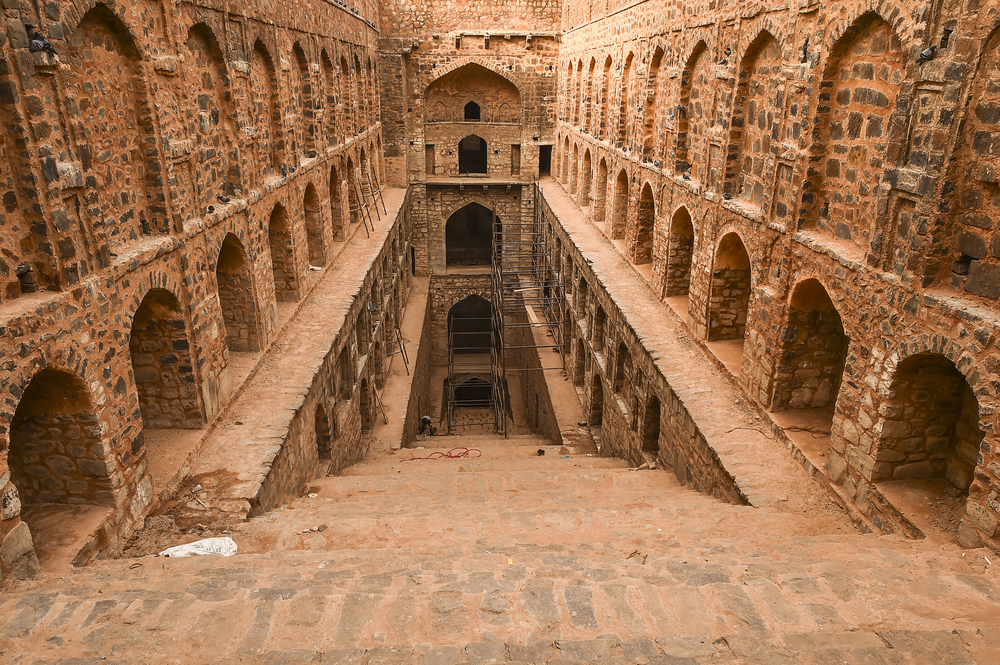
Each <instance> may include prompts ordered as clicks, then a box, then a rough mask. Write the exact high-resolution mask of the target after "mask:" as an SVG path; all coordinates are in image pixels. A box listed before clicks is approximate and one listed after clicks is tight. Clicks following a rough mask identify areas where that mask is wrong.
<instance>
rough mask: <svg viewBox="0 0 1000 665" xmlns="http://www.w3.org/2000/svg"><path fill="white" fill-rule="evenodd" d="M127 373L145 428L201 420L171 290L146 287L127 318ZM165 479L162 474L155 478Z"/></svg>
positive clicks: (194, 424) (181, 316)
mask: <svg viewBox="0 0 1000 665" xmlns="http://www.w3.org/2000/svg"><path fill="white" fill-rule="evenodd" d="M128 348H129V355H130V358H131V360H132V378H133V379H134V380H135V387H136V391H137V393H138V395H139V413H140V415H141V417H142V426H143V427H144V428H146V429H196V428H198V427H201V425H202V424H203V422H204V417H203V415H202V410H201V405H200V403H199V401H198V384H197V377H196V376H195V373H194V362H193V359H192V357H191V345H190V343H189V342H188V336H187V329H186V326H185V322H184V313H183V312H182V311H181V306H180V303H179V302H178V301H177V297H176V296H174V294H173V293H171V292H170V291H167V290H166V289H150V290H149V292H148V293H147V294H146V297H145V298H143V299H142V303H141V304H140V305H139V308H138V309H137V310H136V312H135V315H134V316H133V317H132V329H131V332H130V334H129V344H128ZM158 480H165V479H162V478H161V479H158Z"/></svg>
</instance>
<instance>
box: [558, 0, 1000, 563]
mask: <svg viewBox="0 0 1000 665" xmlns="http://www.w3.org/2000/svg"><path fill="white" fill-rule="evenodd" d="M994 9H995V8H994V7H992V6H989V5H986V4H972V5H969V4H964V3H957V2H944V3H938V4H931V3H926V2H918V3H916V4H906V3H898V2H893V1H892V0H883V1H880V2H847V3H837V4H824V3H817V2H801V3H798V4H795V5H791V6H789V5H787V4H780V3H770V4H769V3H766V2H765V3H740V4H725V5H719V4H717V3H709V2H677V1H674V0H671V1H665V0H659V1H651V2H645V3H640V4H637V5H632V6H626V5H625V4H624V3H617V4H616V3H607V4H606V5H603V6H602V5H597V6H594V5H592V4H587V3H568V4H566V5H565V11H564V16H563V24H562V25H563V29H564V34H563V37H562V44H561V48H560V52H559V67H558V84H559V93H558V104H557V106H558V109H559V125H558V129H557V140H556V146H557V153H556V155H555V156H554V159H553V163H554V169H555V173H554V175H555V176H556V177H558V178H559V179H560V180H562V181H563V182H565V183H566V185H565V186H566V188H567V191H569V192H570V193H572V194H573V195H574V196H576V197H577V199H578V201H579V202H580V204H581V205H586V206H587V214H588V215H590V216H591V217H592V219H593V221H594V222H595V223H596V224H598V226H599V227H600V228H603V229H605V231H606V233H608V235H610V236H612V237H615V238H619V237H620V238H621V239H622V240H624V249H623V254H625V255H626V256H627V257H628V258H630V259H631V260H633V261H637V259H641V258H642V257H643V256H644V252H645V249H644V247H643V245H644V242H645V241H644V238H645V235H644V234H645V230H644V226H645V224H644V223H643V222H642V220H641V215H640V209H641V206H640V193H641V192H643V191H644V190H645V188H646V187H647V186H648V187H649V191H651V192H652V193H653V200H654V205H655V216H654V220H655V221H654V231H653V234H652V235H653V245H652V257H651V258H652V270H651V276H650V288H651V289H652V290H653V291H654V293H657V294H658V295H660V296H662V297H666V298H671V297H678V298H680V297H682V296H684V295H686V296H687V297H686V299H684V300H686V302H685V303H684V305H686V308H684V307H681V309H680V310H679V311H680V312H681V313H682V314H684V312H686V315H687V316H688V317H689V323H690V325H691V327H692V329H693V330H694V331H695V332H696V334H697V336H698V337H699V338H700V339H701V340H709V339H717V338H719V337H720V332H721V331H723V330H727V331H728V332H727V333H726V334H725V335H722V336H733V337H736V338H737V339H738V338H739V337H740V336H742V337H743V338H744V339H745V346H744V350H743V356H742V367H741V368H740V369H739V372H738V374H739V377H738V379H739V381H740V383H741V384H742V385H743V387H744V388H745V390H746V392H747V394H748V395H749V396H750V397H752V399H753V400H754V401H755V403H756V404H757V405H758V406H759V408H761V409H763V410H767V409H770V408H772V407H777V408H785V407H786V406H787V405H788V403H789V397H788V395H789V394H790V393H789V390H790V383H789V381H788V380H787V377H788V376H789V375H791V376H793V377H794V375H795V373H796V372H797V371H801V370H805V371H806V372H812V371H814V370H815V366H816V364H817V360H816V356H814V355H813V356H810V354H808V353H806V354H801V353H798V354H797V352H794V351H793V350H791V349H788V348H787V344H788V343H789V342H788V341H787V340H788V339H789V337H790V333H789V332H788V329H789V328H790V327H798V328H799V331H798V334H800V335H826V334H828V333H829V330H830V329H831V328H835V324H834V323H833V322H832V317H831V319H830V320H829V321H826V322H823V321H821V320H820V319H821V318H822V317H818V318H817V317H814V319H815V320H812V319H810V320H809V321H805V320H803V319H802V318H801V317H798V316H797V315H795V313H794V312H793V311H792V310H793V307H792V306H791V304H790V299H791V295H792V292H793V291H794V290H795V288H796V286H797V285H799V284H801V283H803V282H804V281H806V280H811V279H815V280H817V281H818V282H819V283H820V284H821V285H822V288H823V290H824V291H825V292H826V293H827V294H828V297H829V298H830V300H831V301H832V303H833V305H834V306H835V309H836V312H837V315H838V317H839V319H840V320H841V321H842V326H843V330H844V334H845V335H846V337H847V339H848V342H847V351H846V359H845V362H844V368H843V370H842V376H841V377H839V379H838V381H836V382H835V381H833V380H832V378H831V377H830V376H829V375H830V373H831V372H829V371H826V370H824V369H821V370H819V373H820V374H821V375H822V374H824V373H825V374H826V376H827V377H828V378H831V384H832V383H838V382H839V385H840V388H839V393H838V394H836V395H834V396H833V397H832V399H833V400H834V401H835V405H836V406H835V413H834V415H833V418H832V422H831V426H830V430H831V431H832V436H831V441H830V449H829V451H827V453H828V455H829V457H828V460H829V461H828V463H827V464H826V469H825V472H826V474H827V475H828V477H829V480H830V481H831V482H832V483H834V484H835V485H837V486H838V487H839V488H841V490H842V493H843V495H845V496H846V497H848V499H849V500H850V501H852V502H854V503H855V504H856V505H857V507H858V508H859V509H860V512H861V513H862V514H864V515H866V516H867V517H868V518H869V519H870V520H871V521H872V523H874V524H875V526H877V527H884V528H886V529H887V530H892V529H893V528H894V526H893V524H892V523H891V520H890V521H887V520H886V519H884V518H883V512H882V511H881V510H880V508H879V506H878V505H877V503H878V502H873V501H872V499H871V497H872V495H873V492H877V490H876V488H875V483H877V482H882V481H886V480H892V479H903V478H906V477H913V474H917V475H920V476H921V477H927V476H934V477H946V476H945V474H947V473H948V471H947V469H948V468H952V469H959V468H960V467H961V466H962V465H961V464H960V463H958V462H953V463H951V464H950V465H949V463H946V462H941V463H937V462H935V463H933V464H930V463H928V464H923V462H924V461H925V460H924V459H916V460H914V459H913V458H912V457H907V458H906V459H907V460H908V461H909V462H910V463H908V464H899V463H898V461H896V459H895V457H896V456H897V455H898V454H900V453H899V452H898V450H899V443H898V441H899V439H898V438H897V437H896V436H895V434H892V427H893V426H892V425H891V424H890V421H892V420H894V417H893V416H890V415H889V414H890V413H892V412H893V409H894V407H893V406H892V400H893V399H894V396H895V394H896V389H895V388H894V387H893V386H894V382H895V381H897V380H898V379H899V377H898V368H899V367H900V366H902V364H903V363H904V362H906V361H907V359H908V358H915V359H916V360H915V362H918V363H930V364H931V365H932V364H933V363H935V362H938V360H936V359H935V358H937V359H941V358H943V359H944V362H946V363H947V364H949V365H950V366H951V367H953V368H955V369H956V371H957V372H958V373H959V375H960V376H961V377H962V379H963V380H964V382H965V383H966V384H967V385H968V387H969V388H970V391H971V393H970V394H972V395H974V397H975V401H976V404H975V405H973V406H972V407H970V408H971V411H972V413H973V414H974V415H973V416H971V420H972V421H973V423H972V424H974V426H975V427H974V428H970V426H969V425H968V424H965V425H963V426H962V431H963V433H958V432H957V427H952V429H951V430H950V433H949V434H948V436H949V437H950V438H949V446H951V449H954V450H959V451H961V450H965V452H964V453H959V452H955V453H954V454H953V455H952V454H951V453H949V454H948V455H944V456H943V457H942V458H941V459H942V460H945V459H952V460H955V459H956V457H955V456H956V455H957V456H958V457H957V458H958V459H960V460H965V463H966V464H971V463H972V462H969V460H970V459H971V458H972V457H975V460H974V469H972V471H971V485H970V486H969V497H970V498H969V501H968V505H967V517H966V519H965V521H964V522H963V524H962V526H961V528H960V539H961V540H962V542H964V543H966V544H969V545H977V544H979V543H980V542H987V543H988V544H990V545H991V546H992V547H998V546H1000V541H997V540H996V534H997V525H998V521H1000V512H998V508H1000V501H998V497H1000V476H998V475H997V474H998V472H1000V460H998V459H997V454H998V445H1000V444H998V443H997V442H996V440H995V434H994V433H995V431H996V426H997V423H996V420H995V418H996V416H995V414H996V406H997V391H996V389H995V386H996V385H997V379H998V374H997V372H998V371H1000V370H998V367H1000V365H998V364H997V356H996V353H995V351H996V346H995V344H993V342H994V341H995V340H996V339H997V336H998V333H1000V329H998V325H997V324H998V320H997V316H996V312H997V299H998V298H1000V277H998V276H1000V262H998V259H997V258H996V256H994V253H993V250H994V247H993V244H995V243H994V242H993V236H992V234H994V233H995V232H996V228H997V224H998V220H1000V214H998V213H997V210H996V208H995V205H994V201H995V198H996V197H995V196H994V195H993V194H994V189H995V180H996V178H995V176H994V175H993V173H994V171H995V170H996V169H995V164H994V162H995V152H994V150H993V143H994V141H995V138H994V137H995V135H996V127H995V122H996V121H997V117H996V114H995V113H994V106H995V104H994V102H993V97H992V95H993V94H994V92H993V91H995V90H996V89H997V85H996V80H997V78H996V77H997V71H998V70H997V68H996V67H995V65H994V60H995V59H996V53H997V49H996V44H997V40H998V39H1000V37H998V35H1000V31H998V30H997V26H998V24H997V18H996V16H994V13H995V12H994ZM930 47H933V48H932V49H930ZM927 49H930V51H932V52H933V57H931V58H929V59H928V58H927V57H926V56H925V57H921V55H920V54H921V53H922V52H924V51H925V50H927ZM584 191H586V192H588V195H587V197H585V198H583V197H581V194H582V192H584ZM616 199H618V201H619V205H615V200H616ZM621 203H625V205H624V206H623V205H621ZM687 220H690V221H691V222H692V226H691V233H690V234H689V233H688V232H687V229H686V228H685V227H686V222H687ZM729 234H735V236H736V237H737V238H738V239H739V240H738V242H739V244H740V245H742V247H743V248H745V250H746V252H747V255H748V257H749V263H750V268H749V275H748V277H749V291H750V293H749V302H748V303H747V304H746V305H745V306H744V305H742V304H740V303H737V306H736V307H735V309H734V307H733V302H732V299H731V298H730V296H731V295H733V292H734V289H733V288H732V284H733V282H732V280H731V279H730V278H731V277H733V275H731V274H730V275H727V274H726V272H727V271H731V270H732V268H733V267H732V266H731V265H728V264H727V262H726V261H724V260H722V261H720V255H722V254H724V252H723V249H724V247H723V246H724V238H725V237H726V236H727V235H729ZM692 236H693V240H689V238H692ZM730 237H732V236H730ZM687 244H690V246H691V247H692V250H691V252H690V254H688V250H687V247H686V246H685V245H687ZM688 262H690V271H689V272H688V273H687V275H685V272H686V267H687V263H688ZM637 263H641V261H637ZM685 282H686V283H685ZM675 304H676V303H675ZM671 306H674V305H671ZM790 317H791V318H790ZM741 319H743V320H745V331H741V330H740V328H741V327H742V325H743V324H742V323H741ZM803 324H807V328H806V329H804V330H803V329H802V326H803ZM824 327H825V329H826V330H825V332H820V329H822V328H824ZM609 353H610V351H609ZM796 357H797V358H798V359H796ZM790 363H791V364H790ZM800 378H802V379H807V378H809V377H806V376H804V375H801V374H800ZM803 385H805V384H804V383H803ZM800 387H801V386H796V387H795V388H791V389H792V390H796V389H798V388H800ZM816 387H817V388H818V385H817V386H816ZM605 394H606V395H607V393H605ZM820 397H822V395H820ZM911 397H912V396H911ZM809 400H810V402H816V403H815V404H813V406H817V407H818V406H819V405H818V402H822V401H823V400H822V399H819V400H818V402H817V400H816V396H815V392H813V393H811V394H810V396H809ZM799 406H804V404H799ZM907 409H908V412H909V413H910V414H911V415H910V418H912V419H915V420H914V422H924V421H925V419H926V418H929V417H931V415H928V412H927V410H926V408H925V406H924V405H923V403H922V402H921V400H920V399H917V398H913V399H910V400H909V402H908V404H906V405H905V408H904V411H906V410H907ZM967 410H968V409H966V408H965V407H963V413H965V412H966V411H967ZM949 427H951V426H949ZM970 429H975V430H978V431H981V432H982V433H983V437H982V439H981V440H980V441H979V442H977V443H976V444H975V445H974V446H972V447H973V448H976V453H975V455H972V454H971V453H970V452H969V451H967V450H966V448H967V447H968V446H969V445H970V444H969V442H968V441H969V440H970V439H972V438H976V437H975V436H972V435H967V434H965V433H964V432H967V431H970ZM911 452H912V453H913V454H916V455H917V456H918V457H919V456H920V455H921V454H923V453H918V452H916V451H915V450H914V451H908V452H907V453H906V454H907V455H909V454H910V453H911ZM949 455H951V456H950V457H949ZM912 464H922V465H923V466H922V467H913V466H912ZM930 468H933V471H930V470H929V469H930ZM925 471H926V472H927V473H924V472H925ZM952 475H953V476H954V477H956V478H957V477H959V476H960V475H961V474H960V473H959V472H958V471H952ZM952 482H953V483H954V482H955V481H954V480H952Z"/></svg>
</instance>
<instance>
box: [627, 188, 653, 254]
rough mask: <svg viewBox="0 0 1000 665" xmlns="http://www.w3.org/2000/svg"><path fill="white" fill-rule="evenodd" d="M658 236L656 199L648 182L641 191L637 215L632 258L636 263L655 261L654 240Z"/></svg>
mask: <svg viewBox="0 0 1000 665" xmlns="http://www.w3.org/2000/svg"><path fill="white" fill-rule="evenodd" d="M655 237H656V200H655V199H654V198H653V190H652V188H651V187H650V186H649V183H646V184H645V185H644V186H643V188H642V191H641V192H640V193H639V209H638V210H636V215H635V247H634V248H633V250H632V258H633V262H634V263H635V265H642V264H644V263H652V262H653V240H654V238H655Z"/></svg>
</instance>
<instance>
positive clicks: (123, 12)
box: [62, 0, 197, 84]
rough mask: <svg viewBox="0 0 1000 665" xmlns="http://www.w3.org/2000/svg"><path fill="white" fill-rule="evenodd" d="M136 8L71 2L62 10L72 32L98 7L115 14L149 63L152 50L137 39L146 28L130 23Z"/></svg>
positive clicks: (101, 1)
mask: <svg viewBox="0 0 1000 665" xmlns="http://www.w3.org/2000/svg"><path fill="white" fill-rule="evenodd" d="M134 6H135V5H132V4H129V3H124V2H115V1H114V0H70V2H69V3H68V4H67V5H66V6H64V7H63V9H62V16H63V17H62V21H63V23H64V24H65V25H67V26H72V28H71V30H72V31H75V30H77V29H78V28H79V26H80V21H82V20H83V17H84V16H86V15H87V12H89V11H91V10H92V9H96V8H97V7H104V8H106V9H107V10H108V11H110V12H111V13H112V14H114V15H115V18H117V19H118V20H119V21H121V23H122V25H124V26H125V28H126V29H127V30H128V33H127V37H128V39H129V40H130V41H131V42H132V44H133V45H134V46H135V48H136V50H137V51H138V52H139V56H140V57H139V59H140V60H142V61H147V60H148V58H149V55H150V50H151V48H150V46H149V44H148V42H146V41H142V40H139V39H137V38H136V36H137V35H141V34H143V29H144V28H145V26H143V25H134V24H132V23H130V22H129V21H128V16H129V9H131V8H133V7H134ZM136 18H138V17H136ZM195 23H197V21H195ZM188 27H190V26H188ZM185 32H186V31H185ZM145 83H146V81H143V84H145Z"/></svg>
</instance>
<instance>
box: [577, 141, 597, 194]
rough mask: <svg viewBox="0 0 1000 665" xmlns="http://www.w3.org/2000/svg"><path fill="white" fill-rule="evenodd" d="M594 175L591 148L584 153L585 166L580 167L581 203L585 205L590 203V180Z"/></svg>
mask: <svg viewBox="0 0 1000 665" xmlns="http://www.w3.org/2000/svg"><path fill="white" fill-rule="evenodd" d="M592 177H593V166H591V163H590V150H589V149H587V150H585V151H584V153H583V166H582V167H581V169H580V197H579V199H578V200H579V203H580V205H581V206H583V207H585V208H586V207H587V206H589V205H590V182H591V178H592Z"/></svg>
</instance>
